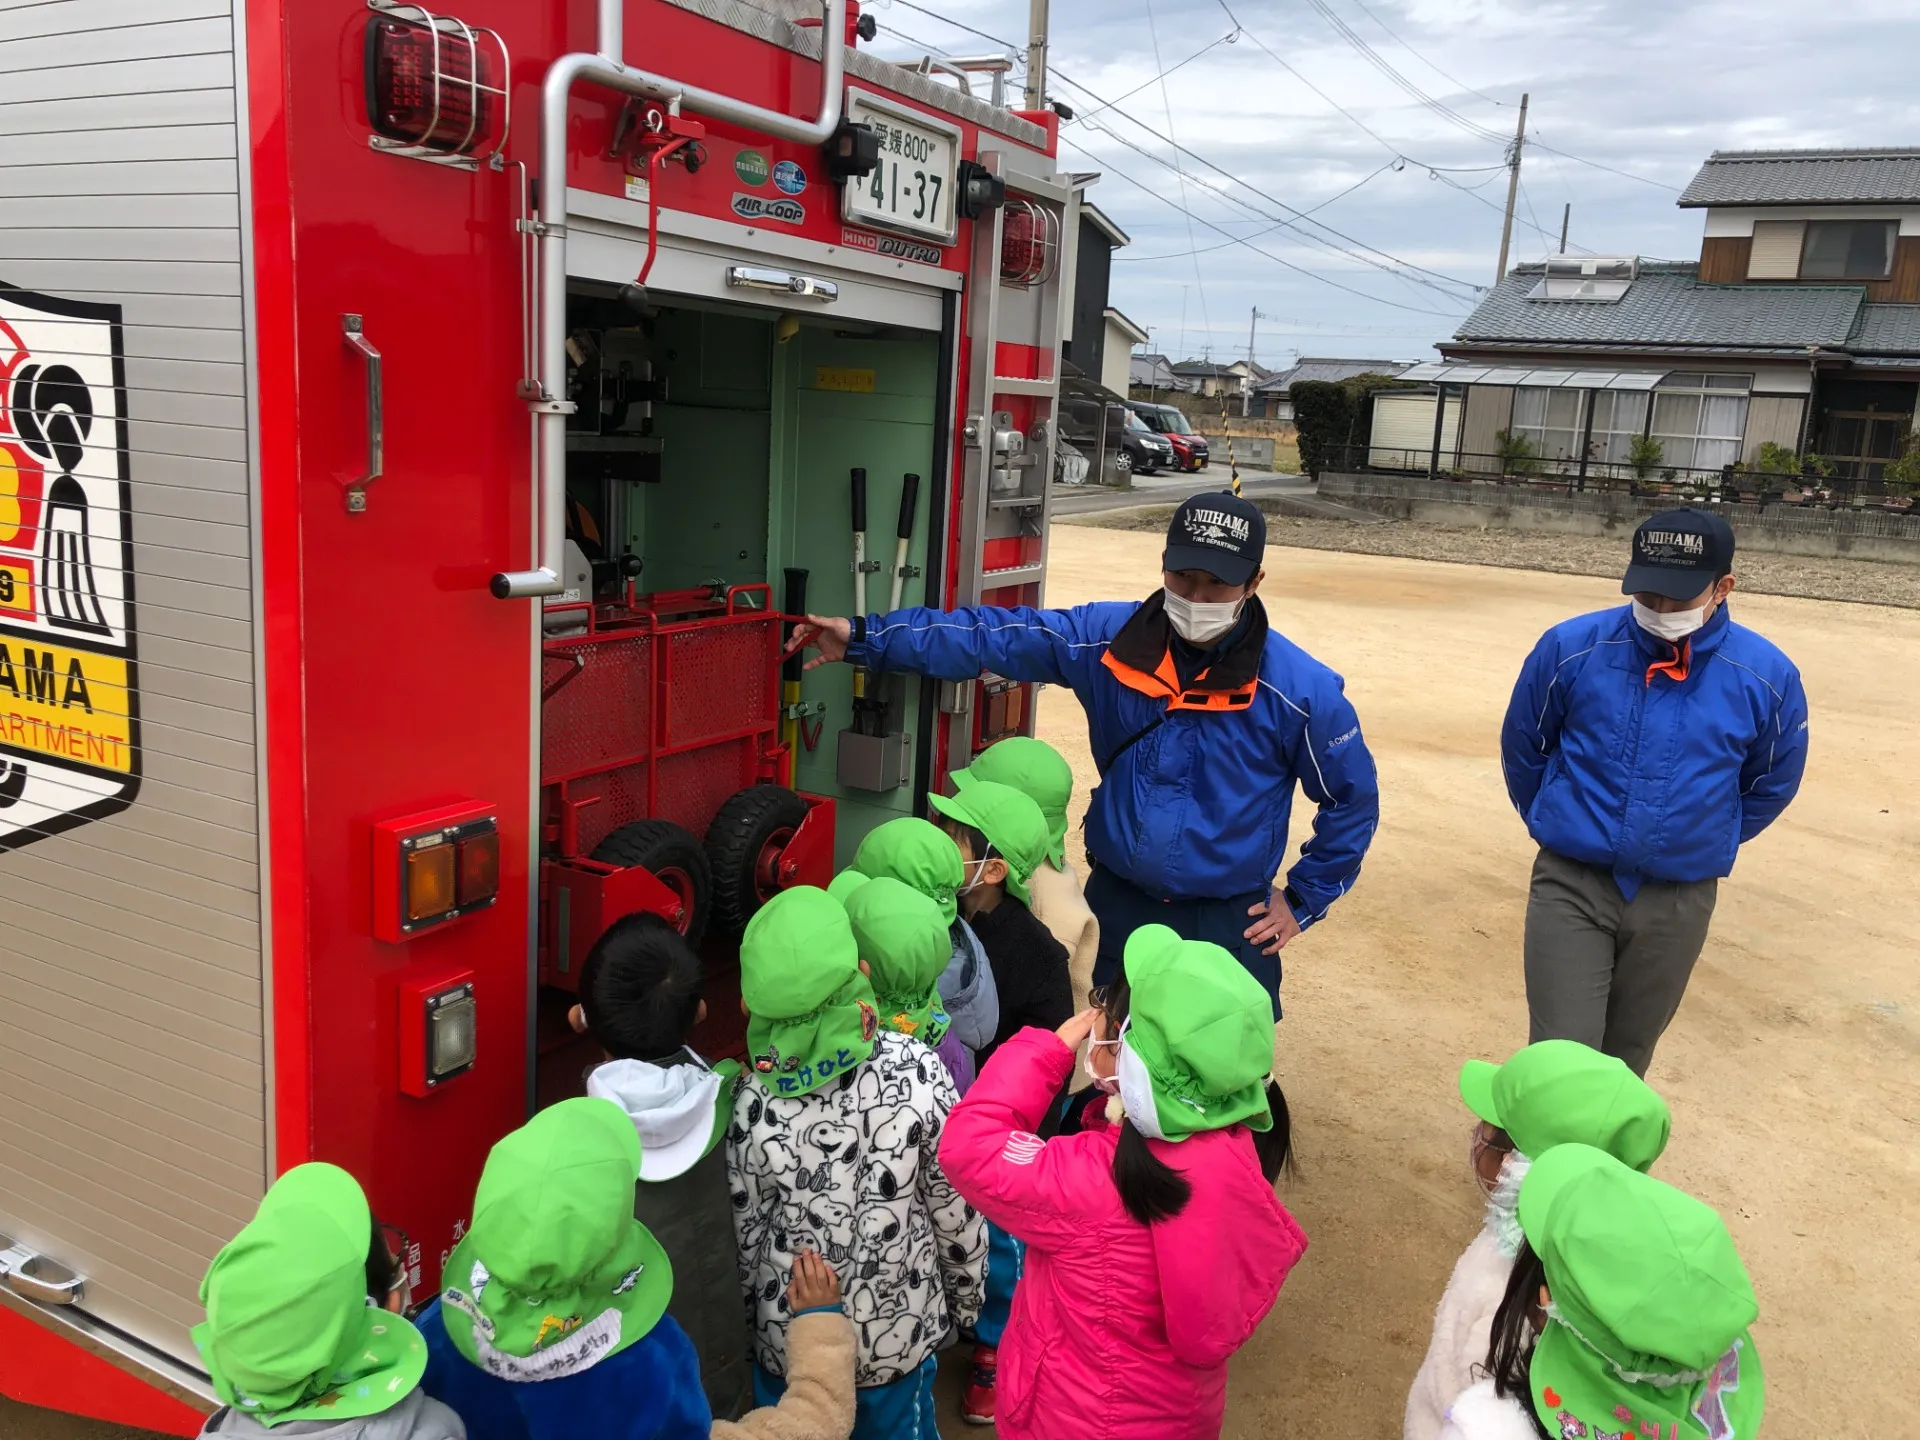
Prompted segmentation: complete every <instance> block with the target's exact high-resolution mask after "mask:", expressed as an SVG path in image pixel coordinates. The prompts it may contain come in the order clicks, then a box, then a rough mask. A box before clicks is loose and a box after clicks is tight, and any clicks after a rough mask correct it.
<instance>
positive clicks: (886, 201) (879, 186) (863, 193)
mask: <svg viewBox="0 0 1920 1440" xmlns="http://www.w3.org/2000/svg"><path fill="white" fill-rule="evenodd" d="M847 118H848V119H849V120H851V121H852V122H853V123H854V124H856V125H867V126H871V127H872V129H873V133H874V135H875V137H876V138H877V139H878V140H879V142H880V163H879V164H878V165H876V166H875V167H874V169H873V172H872V173H871V174H868V175H862V176H855V177H852V178H850V179H849V180H848V181H847V183H846V188H845V191H844V194H845V199H844V201H843V202H842V208H841V216H842V218H844V219H846V220H848V221H851V222H853V223H854V224H858V225H871V226H874V227H876V228H879V229H883V230H899V231H904V232H905V233H907V234H910V235H925V236H928V237H930V238H932V239H935V240H939V241H943V242H944V241H949V240H952V239H953V236H954V195H953V182H954V174H955V171H956V169H957V167H958V163H959V157H960V131H959V130H958V129H957V128H955V127H953V126H949V125H944V124H942V123H941V122H940V121H938V120H934V119H931V118H929V117H928V116H925V115H922V114H920V113H919V112H918V111H914V110H908V109H906V108H905V107H904V106H900V105H895V104H893V103H892V102H890V101H886V100H882V99H880V98H879V97H877V96H873V95H868V94H864V93H863V92H861V91H858V90H850V91H848V92H847Z"/></svg>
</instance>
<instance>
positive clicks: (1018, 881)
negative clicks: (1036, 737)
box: [927, 780, 1051, 904]
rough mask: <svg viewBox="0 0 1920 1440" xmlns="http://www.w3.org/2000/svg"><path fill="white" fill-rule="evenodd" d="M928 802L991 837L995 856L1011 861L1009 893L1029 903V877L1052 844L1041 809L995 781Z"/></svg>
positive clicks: (970, 786) (1009, 862) (981, 782)
mask: <svg viewBox="0 0 1920 1440" xmlns="http://www.w3.org/2000/svg"><path fill="white" fill-rule="evenodd" d="M927 803H928V804H929V805H931V806H932V807H933V808H934V809H936V810H938V811H939V812H940V813H941V814H942V815H946V816H948V817H950V818H952V819H954V820H958V821H959V822H960V823H961V824H962V825H971V826H972V827H973V828H974V829H976V830H978V831H979V832H980V833H981V834H982V835H985V836H986V837H987V843H988V844H989V845H991V846H993V848H994V853H996V854H997V855H999V857H1000V858H1001V859H1002V860H1004V861H1006V862H1007V893H1008V894H1009V895H1011V896H1013V897H1014V899H1016V900H1018V901H1020V902H1021V903H1022V904H1025V903H1026V901H1027V878H1028V877H1029V876H1030V875H1032V874H1033V872H1034V871H1035V869H1037V868H1038V867H1039V865H1040V863H1041V862H1042V861H1044V860H1045V859H1046V858H1047V846H1048V844H1049V843H1051V842H1050V841H1049V839H1048V831H1047V820H1046V817H1045V816H1044V815H1042V814H1041V813H1040V807H1039V806H1038V805H1036V804H1034V803H1033V801H1032V800H1030V799H1028V798H1027V797H1026V796H1025V795H1023V794H1021V793H1020V792H1019V791H1018V790H1016V789H1014V788H1013V787H1012V786H1011V785H1000V784H996V783H995V782H994V781H991V780H976V781H974V782H973V784H971V785H969V786H967V787H966V789H965V790H963V791H961V792H960V794H958V795H929V796H928V797H927ZM973 858H974V859H975V860H979V859H982V858H984V857H982V856H979V855H976V856H974V857H973Z"/></svg>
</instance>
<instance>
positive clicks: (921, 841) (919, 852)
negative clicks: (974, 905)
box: [853, 815, 966, 925]
mask: <svg viewBox="0 0 1920 1440" xmlns="http://www.w3.org/2000/svg"><path fill="white" fill-rule="evenodd" d="M853 868H854V869H856V870H858V871H859V872H860V873H861V874H862V875H866V876H870V877H872V878H874V879H878V878H879V877H880V876H882V875H886V876H889V877H891V878H892V879H895V880H898V881H899V882H900V883H901V884H903V885H909V886H912V887H913V888H914V889H915V890H918V891H919V892H920V893H921V894H922V895H924V896H926V897H927V898H928V899H929V900H931V901H933V903H934V904H936V905H938V906H939V907H940V915H941V918H942V919H944V920H945V921H946V922H947V924H949V925H951V924H953V922H954V919H955V917H956V916H958V915H959V913H960V907H959V905H958V903H957V902H956V901H955V900H954V898H953V897H954V892H955V891H956V890H958V889H959V888H960V882H961V881H962V880H964V879H965V878H966V876H965V874H964V873H963V872H962V870H961V868H960V851H959V849H958V848H957V847H956V846H955V845H954V843H953V840H952V838H951V837H949V836H947V835H945V834H943V833H942V832H941V829H940V827H939V826H938V825H935V824H933V823H932V822H931V821H928V820H922V819H920V818H919V817H918V816H914V815H903V816H901V817H900V818H899V819H898V820H889V821H887V823H886V824H884V825H880V826H876V827H875V828H874V829H872V830H870V831H868V832H867V838H866V839H864V840H862V841H861V842H860V848H859V849H858V850H856V851H855V852H854V855H853Z"/></svg>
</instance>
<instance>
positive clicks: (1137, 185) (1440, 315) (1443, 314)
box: [1060, 131, 1461, 320]
mask: <svg viewBox="0 0 1920 1440" xmlns="http://www.w3.org/2000/svg"><path fill="white" fill-rule="evenodd" d="M1101 133H1102V134H1111V133H1112V132H1110V131H1102V132H1101ZM1060 138H1061V141H1062V143H1063V144H1067V145H1071V146H1073V148H1074V149H1076V150H1078V151H1079V152H1080V153H1081V154H1083V155H1085V156H1086V157H1087V158H1088V159H1090V160H1093V161H1094V162H1096V163H1097V164H1099V165H1101V166H1103V167H1104V168H1105V170H1106V172H1107V173H1108V174H1111V175H1113V176H1116V177H1117V178H1119V179H1121V180H1124V181H1126V182H1127V183H1128V184H1129V185H1131V186H1133V188H1134V189H1136V190H1138V191H1140V192H1141V193H1142V194H1143V195H1147V196H1150V197H1151V198H1153V199H1154V200H1157V201H1159V202H1160V203H1161V204H1162V205H1165V206H1168V207H1169V208H1171V209H1175V210H1179V209H1182V208H1183V207H1181V206H1180V205H1178V204H1176V203H1175V202H1174V201H1172V200H1169V199H1168V198H1167V197H1166V196H1165V195H1163V194H1161V193H1160V192H1159V191H1158V190H1155V189H1153V188H1152V187H1151V186H1149V185H1147V184H1145V183H1143V182H1142V181H1139V180H1136V179H1135V178H1134V177H1133V176H1131V175H1129V174H1127V172H1126V171H1124V170H1121V169H1119V168H1118V167H1117V166H1114V165H1111V164H1109V163H1108V162H1107V161H1106V159H1105V158H1103V157H1102V156H1100V155H1097V154H1095V153H1094V152H1093V151H1091V150H1089V149H1087V147H1086V146H1085V145H1082V144H1081V143H1080V142H1079V141H1078V140H1074V139H1070V138H1069V137H1067V136H1065V135H1062V136H1061V137H1060ZM1115 138H1118V137H1115ZM1122 143H1125V142H1124V141H1123V142H1122ZM1136 148H1137V147H1136ZM1142 153H1145V152H1142ZM1148 158H1152V157H1151V156H1149V157H1148ZM1187 213H1188V214H1189V215H1190V216H1191V218H1192V219H1193V220H1194V221H1196V222H1197V223H1199V224H1201V225H1204V226H1206V227H1207V229H1209V230H1211V231H1213V232H1214V233H1215V234H1216V235H1219V236H1221V237H1222V238H1223V239H1225V240H1227V241H1228V242H1229V243H1230V244H1234V245H1240V246H1244V247H1245V248H1246V249H1248V250H1251V251H1253V253H1254V254H1256V255H1261V256H1264V257H1265V258H1266V259H1268V260H1271V261H1273V262H1274V264H1276V265H1279V266H1281V267H1283V268H1285V269H1288V270H1292V271H1295V272H1296V273H1298V274H1301V275H1305V276H1306V277H1307V278H1308V279H1310V280H1318V281H1319V282H1320V283H1321V284H1323V285H1331V286H1332V287H1333V288H1334V289H1336V290H1344V291H1346V293H1347V294H1349V295H1355V296H1358V297H1359V298H1360V299H1362V300H1370V301H1372V302H1373V303H1374V304H1376V305H1387V306H1390V307H1392V308H1393V309H1395V310H1407V311H1410V312H1412V313H1413V314H1415V315H1432V316H1434V317H1435V318H1436V319H1440V320H1457V319H1459V318H1460V313H1461V312H1457V311H1456V312H1452V313H1449V312H1447V311H1444V310H1428V309H1425V308H1423V307H1421V306H1418V305H1403V304H1401V303H1400V302H1399V301H1398V300H1388V299H1385V298H1384V297H1382V296H1379V295H1369V294H1368V293H1367V292H1366V291H1364V290H1356V289H1355V288H1354V287H1353V286H1351V285H1343V284H1341V282H1340V281H1338V280H1335V279H1332V278H1330V277H1329V276H1326V275H1322V274H1320V273H1319V272H1318V271H1314V270H1309V269H1307V268H1306V267H1305V266H1304V265H1296V264H1294V263H1293V261H1291V260H1288V259H1286V258H1285V257H1283V256H1280V255H1276V254H1274V253H1273V252H1272V251H1271V250H1263V249H1261V247H1260V246H1258V245H1255V244H1254V243H1253V242H1252V241H1250V240H1246V239H1243V238H1242V237H1240V236H1238V235H1234V234H1231V233H1230V232H1228V231H1226V230H1224V229H1222V228H1221V227H1220V226H1218V225H1216V224H1214V222H1213V221H1211V220H1209V219H1207V218H1206V217H1205V216H1204V215H1195V214H1192V212H1187Z"/></svg>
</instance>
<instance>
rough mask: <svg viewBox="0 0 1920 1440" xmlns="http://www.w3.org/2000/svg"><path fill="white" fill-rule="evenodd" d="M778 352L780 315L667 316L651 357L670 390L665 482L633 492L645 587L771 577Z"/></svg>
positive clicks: (664, 431) (664, 409)
mask: <svg viewBox="0 0 1920 1440" xmlns="http://www.w3.org/2000/svg"><path fill="white" fill-rule="evenodd" d="M772 352H773V321H772V319H771V317H762V316H758V315H740V314H735V313H732V312H721V311H712V310H663V311H661V312H660V315H659V317H658V320H657V322H656V325H655V329H654V333H653V335H652V337H651V338H650V340H649V341H648V343H647V353H648V355H649V356H650V358H651V359H652V360H653V366H654V375H655V377H656V378H659V377H662V376H664V377H665V379H666V382H667V387H668V388H667V394H668V397H669V398H668V399H667V400H665V401H662V402H660V403H658V404H656V405H655V406H654V407H653V430H654V434H656V435H657V436H659V437H660V438H661V440H662V441H664V442H665V448H664V450H663V451H662V454H661V462H660V470H661V482H660V483H659V484H658V485H631V486H628V487H627V489H628V491H629V494H630V497H631V498H630V500H629V508H628V532H629V537H630V539H629V543H630V545H631V546H632V549H633V553H634V554H636V555H638V556H640V558H641V559H642V560H643V561H644V562H645V563H646V569H645V570H644V571H642V572H641V584H642V586H643V587H644V588H645V589H648V590H686V589H691V588H693V587H694V586H697V585H705V584H708V583H710V582H712V581H715V580H724V581H726V582H727V583H728V584H732V585H740V584H748V583H752V582H755V581H762V580H765V579H766V578H767V482H768V466H767V457H768V455H769V453H770V451H771V447H772V440H771V431H770V425H771V407H772V384H773V380H772V372H773V355H772ZM775 603H776V604H778V603H779V597H778V596H777V595H776V596H775Z"/></svg>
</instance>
